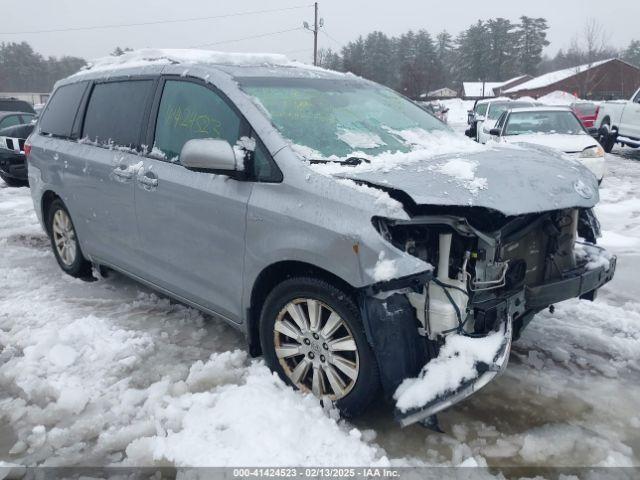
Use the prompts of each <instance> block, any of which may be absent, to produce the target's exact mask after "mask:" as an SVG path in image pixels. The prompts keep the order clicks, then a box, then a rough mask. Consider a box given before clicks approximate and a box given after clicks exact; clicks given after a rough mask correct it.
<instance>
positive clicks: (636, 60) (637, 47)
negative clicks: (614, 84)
mask: <svg viewBox="0 0 640 480" xmlns="http://www.w3.org/2000/svg"><path fill="white" fill-rule="evenodd" d="M622 59H623V60H624V61H626V62H629V63H630V64H632V65H635V66H637V67H640V40H632V41H631V43H630V44H629V46H628V47H627V48H626V49H625V50H624V52H623V53H622Z"/></svg>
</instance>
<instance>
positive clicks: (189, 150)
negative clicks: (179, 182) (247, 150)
mask: <svg viewBox="0 0 640 480" xmlns="http://www.w3.org/2000/svg"><path fill="white" fill-rule="evenodd" d="M180 163H182V165H183V166H184V167H186V168H188V169H189V170H195V171H196V172H209V173H222V174H226V175H230V174H231V173H232V172H237V171H240V170H242V161H238V159H237V158H236V154H235V152H234V151H233V147H231V145H230V144H229V142H227V141H226V140H220V139H214V138H194V139H192V140H189V141H188V142H187V143H185V144H184V146H183V147H182V151H181V152H180Z"/></svg>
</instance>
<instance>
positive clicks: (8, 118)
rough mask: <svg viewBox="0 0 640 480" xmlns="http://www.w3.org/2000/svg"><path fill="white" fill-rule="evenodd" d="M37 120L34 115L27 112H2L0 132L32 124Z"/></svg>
mask: <svg viewBox="0 0 640 480" xmlns="http://www.w3.org/2000/svg"><path fill="white" fill-rule="evenodd" d="M35 118H36V116H35V114H33V113H25V112H0V130H2V129H3V128H7V127H13V126H15V125H24V124H26V123H30V122H31V121H32V120H34V119H35Z"/></svg>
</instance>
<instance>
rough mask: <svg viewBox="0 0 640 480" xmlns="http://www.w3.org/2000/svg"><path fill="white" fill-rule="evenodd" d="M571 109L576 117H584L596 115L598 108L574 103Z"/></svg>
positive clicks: (588, 104)
mask: <svg viewBox="0 0 640 480" xmlns="http://www.w3.org/2000/svg"><path fill="white" fill-rule="evenodd" d="M573 109H574V110H575V112H576V113H577V114H578V115H582V116H584V117H589V116H594V115H597V114H598V106H597V105H596V104H594V103H574V104H573Z"/></svg>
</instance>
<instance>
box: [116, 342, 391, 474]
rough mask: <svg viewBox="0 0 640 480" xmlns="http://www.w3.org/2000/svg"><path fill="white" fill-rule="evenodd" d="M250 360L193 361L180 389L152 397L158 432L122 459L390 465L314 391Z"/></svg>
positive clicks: (237, 356) (231, 356)
mask: <svg viewBox="0 0 640 480" xmlns="http://www.w3.org/2000/svg"><path fill="white" fill-rule="evenodd" d="M245 363H246V354H245V353H244V352H240V351H238V350H236V351H234V352H225V353H222V354H213V355H212V356H211V358H210V359H209V360H208V361H207V362H206V363H202V362H200V363H197V364H195V365H193V366H192V367H191V371H190V373H189V376H188V377H187V379H186V380H185V382H182V383H178V384H176V385H174V386H173V387H172V390H173V391H174V392H175V391H181V392H183V393H181V394H180V395H173V396H171V395H164V396H162V397H161V398H158V399H157V401H155V402H154V403H155V405H154V409H153V411H152V412H150V413H152V419H153V421H154V423H155V429H156V434H155V435H153V436H146V437H142V438H138V439H136V440H134V441H133V442H132V443H131V444H130V445H129V446H128V447H127V457H128V458H127V460H126V461H125V464H130V465H149V464H157V463H158V462H160V463H165V462H169V463H170V464H172V465H176V466H192V465H200V466H237V465H252V466H265V465H271V466H287V465H289V466H299V465H331V466H352V465H354V464H355V465H377V466H388V465H389V461H388V460H387V459H386V458H385V457H381V456H380V455H379V451H378V450H377V449H376V448H374V447H372V446H370V445H368V444H366V443H364V442H363V441H362V440H361V433H360V432H359V431H358V430H356V429H352V428H351V429H350V428H347V427H345V426H344V425H339V424H338V423H337V422H336V421H335V420H334V419H333V418H331V417H329V416H327V415H326V414H325V412H324V411H323V409H322V407H321V406H320V404H319V402H318V401H317V400H316V399H315V398H314V397H313V396H311V395H301V394H299V393H297V392H294V391H293V390H292V389H291V388H290V387H287V386H286V385H285V384H284V383H283V382H282V381H281V380H280V379H279V378H278V377H277V376H276V375H275V374H273V373H271V372H270V371H269V370H268V369H267V367H266V366H264V364H262V362H252V363H251V364H249V366H248V367H246V366H245ZM303 426H304V427H303ZM309 435H311V436H312V437H313V441H309ZM248 447H249V448H248Z"/></svg>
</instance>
